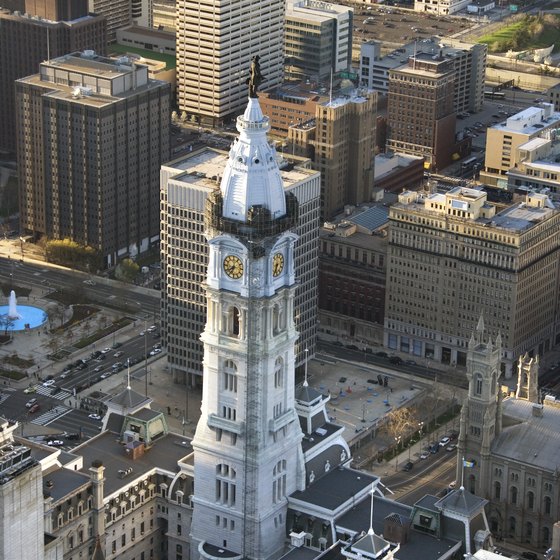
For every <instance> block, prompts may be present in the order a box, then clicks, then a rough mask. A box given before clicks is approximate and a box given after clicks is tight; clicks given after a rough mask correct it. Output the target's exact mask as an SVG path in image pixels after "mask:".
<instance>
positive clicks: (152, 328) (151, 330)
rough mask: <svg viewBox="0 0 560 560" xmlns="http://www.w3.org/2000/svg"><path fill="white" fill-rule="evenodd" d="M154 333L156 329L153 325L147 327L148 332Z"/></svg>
mask: <svg viewBox="0 0 560 560" xmlns="http://www.w3.org/2000/svg"><path fill="white" fill-rule="evenodd" d="M154 331H157V327H156V326H155V325H152V326H151V327H148V332H154Z"/></svg>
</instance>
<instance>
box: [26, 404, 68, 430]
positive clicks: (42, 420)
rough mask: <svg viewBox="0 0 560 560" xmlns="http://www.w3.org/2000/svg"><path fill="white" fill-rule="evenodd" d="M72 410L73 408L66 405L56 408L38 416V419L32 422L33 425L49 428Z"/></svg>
mask: <svg viewBox="0 0 560 560" xmlns="http://www.w3.org/2000/svg"><path fill="white" fill-rule="evenodd" d="M71 410H72V409H71V408H69V407H67V406H64V405H60V406H55V407H54V408H53V409H52V410H49V411H48V412H44V413H43V414H41V415H40V416H37V417H36V418H34V419H33V420H31V423H32V424H37V425H38V426H48V425H49V424H50V423H51V422H54V420H56V419H57V418H61V417H62V416H65V415H66V414H68V413H69V412H70V411H71Z"/></svg>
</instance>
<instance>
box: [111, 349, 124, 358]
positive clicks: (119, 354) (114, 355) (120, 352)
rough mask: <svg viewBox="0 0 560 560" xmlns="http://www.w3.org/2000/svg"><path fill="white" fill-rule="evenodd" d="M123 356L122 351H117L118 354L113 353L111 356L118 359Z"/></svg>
mask: <svg viewBox="0 0 560 560" xmlns="http://www.w3.org/2000/svg"><path fill="white" fill-rule="evenodd" d="M123 354H124V352H123V351H122V350H119V351H118V352H115V353H114V354H113V358H120V357H121V356H122V355H123Z"/></svg>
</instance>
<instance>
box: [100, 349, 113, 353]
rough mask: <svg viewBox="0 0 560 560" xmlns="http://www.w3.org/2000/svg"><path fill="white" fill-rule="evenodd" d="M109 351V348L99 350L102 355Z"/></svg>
mask: <svg viewBox="0 0 560 560" xmlns="http://www.w3.org/2000/svg"><path fill="white" fill-rule="evenodd" d="M110 351H111V349H110V348H103V350H101V353H102V354H108V353H109V352H110Z"/></svg>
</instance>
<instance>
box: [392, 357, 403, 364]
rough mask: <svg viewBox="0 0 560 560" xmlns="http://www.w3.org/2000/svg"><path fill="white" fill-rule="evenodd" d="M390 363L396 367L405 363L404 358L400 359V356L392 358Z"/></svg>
mask: <svg viewBox="0 0 560 560" xmlns="http://www.w3.org/2000/svg"><path fill="white" fill-rule="evenodd" d="M389 363H391V364H393V365H395V366H400V365H401V364H402V363H403V361H402V358H399V357H398V356H391V357H390V358H389Z"/></svg>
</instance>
